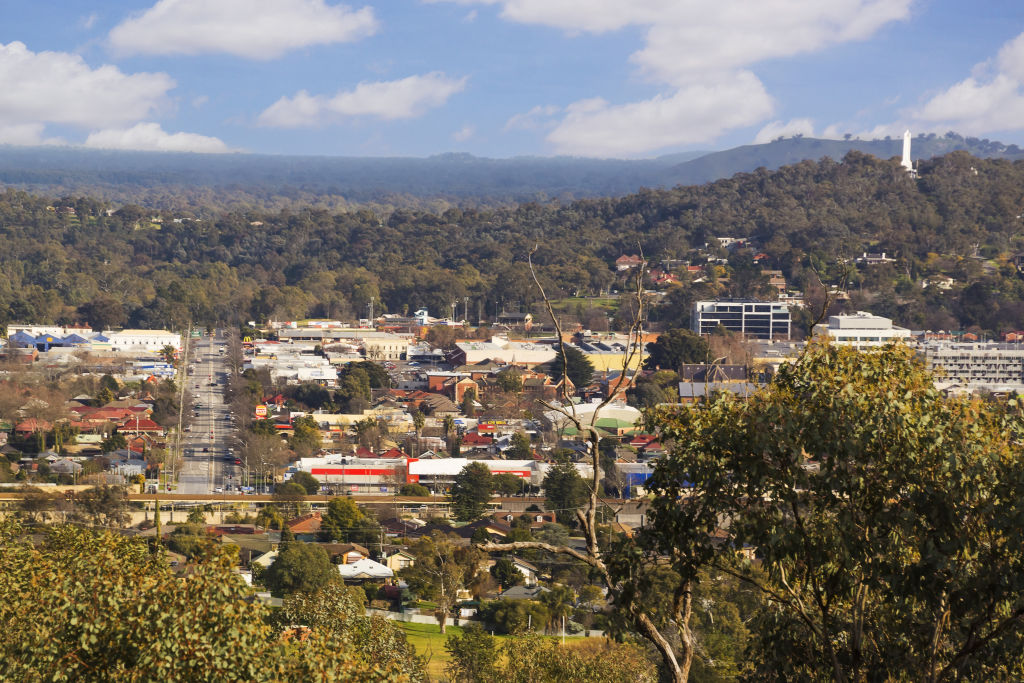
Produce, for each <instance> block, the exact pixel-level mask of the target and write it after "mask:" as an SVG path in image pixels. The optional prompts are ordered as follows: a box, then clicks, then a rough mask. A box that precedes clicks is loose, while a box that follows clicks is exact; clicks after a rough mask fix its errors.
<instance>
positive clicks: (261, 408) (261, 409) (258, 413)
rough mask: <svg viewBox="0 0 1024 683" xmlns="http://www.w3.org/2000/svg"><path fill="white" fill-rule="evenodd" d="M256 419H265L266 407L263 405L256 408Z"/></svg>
mask: <svg viewBox="0 0 1024 683" xmlns="http://www.w3.org/2000/svg"><path fill="white" fill-rule="evenodd" d="M256 417H258V418H260V419H261V420H263V419H266V417H267V407H266V406H265V405H262V404H261V405H258V406H256Z"/></svg>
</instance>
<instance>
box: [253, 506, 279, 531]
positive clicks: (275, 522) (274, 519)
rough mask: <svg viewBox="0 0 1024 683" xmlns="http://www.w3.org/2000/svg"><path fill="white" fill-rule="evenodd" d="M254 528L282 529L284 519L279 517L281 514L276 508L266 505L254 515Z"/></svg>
mask: <svg viewBox="0 0 1024 683" xmlns="http://www.w3.org/2000/svg"><path fill="white" fill-rule="evenodd" d="M256 526H259V527H263V528H264V529H278V530H280V529H283V528H284V519H283V518H282V517H281V512H280V511H279V510H278V509H277V506H276V505H267V506H265V507H263V508H260V511H259V513H257V515H256Z"/></svg>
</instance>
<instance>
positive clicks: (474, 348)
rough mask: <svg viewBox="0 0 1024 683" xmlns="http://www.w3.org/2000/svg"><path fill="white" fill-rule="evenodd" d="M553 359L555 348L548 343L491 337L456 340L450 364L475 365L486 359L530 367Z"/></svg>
mask: <svg viewBox="0 0 1024 683" xmlns="http://www.w3.org/2000/svg"><path fill="white" fill-rule="evenodd" d="M554 359H555V350H554V348H552V347H551V346H550V345H548V344H538V343H535V342H518V341H510V340H508V339H507V338H505V337H492V338H491V340H490V341H471V342H456V344H455V351H453V352H452V357H451V358H450V362H451V363H452V365H456V366H458V365H476V364H477V363H482V362H483V361H486V360H491V361H498V362H500V363H504V364H515V365H526V366H529V367H532V366H534V365H540V364H541V363H548V362H550V361H553V360H554Z"/></svg>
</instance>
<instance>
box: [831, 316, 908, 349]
mask: <svg viewBox="0 0 1024 683" xmlns="http://www.w3.org/2000/svg"><path fill="white" fill-rule="evenodd" d="M814 336H816V337H827V338H828V339H830V340H831V341H832V342H834V343H836V344H841V345H843V346H853V347H855V348H858V349H869V348H872V347H877V346H885V345H886V344H891V343H892V342H895V341H902V340H906V339H909V338H910V330H908V329H906V328H905V327H897V326H895V325H893V324H892V320H890V319H889V318H883V317H882V316H880V315H871V314H870V313H865V312H864V311H858V312H856V313H853V314H851V315H830V316H829V318H828V323H827V324H826V323H818V324H817V325H815V326H814Z"/></svg>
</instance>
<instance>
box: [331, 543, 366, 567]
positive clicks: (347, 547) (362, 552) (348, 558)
mask: <svg viewBox="0 0 1024 683" xmlns="http://www.w3.org/2000/svg"><path fill="white" fill-rule="evenodd" d="M323 549H324V550H325V551H327V554H328V555H330V557H331V561H332V562H334V563H335V564H352V563H354V562H358V561H359V560H367V559H369V558H370V551H369V550H367V549H366V548H365V547H363V546H361V545H359V544H358V543H324V544H323Z"/></svg>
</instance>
